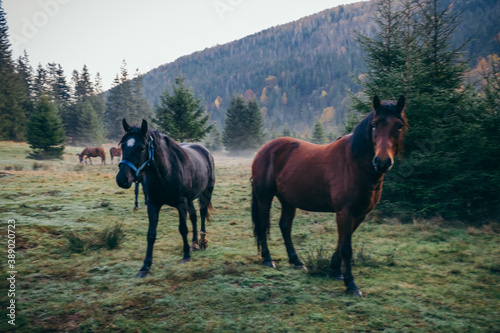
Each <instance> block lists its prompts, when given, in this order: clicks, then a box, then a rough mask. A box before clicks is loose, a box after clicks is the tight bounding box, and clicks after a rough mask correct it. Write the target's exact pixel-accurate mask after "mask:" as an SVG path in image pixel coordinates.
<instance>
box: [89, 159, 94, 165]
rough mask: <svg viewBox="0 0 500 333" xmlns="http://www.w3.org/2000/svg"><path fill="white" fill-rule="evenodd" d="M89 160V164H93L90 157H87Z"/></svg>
mask: <svg viewBox="0 0 500 333" xmlns="http://www.w3.org/2000/svg"><path fill="white" fill-rule="evenodd" d="M89 161H90V165H94V163H92V159H91V158H90V157H89Z"/></svg>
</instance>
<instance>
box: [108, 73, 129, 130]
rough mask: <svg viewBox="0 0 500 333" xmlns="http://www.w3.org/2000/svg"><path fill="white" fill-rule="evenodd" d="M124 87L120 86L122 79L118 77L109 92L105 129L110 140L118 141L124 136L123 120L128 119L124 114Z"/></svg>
mask: <svg viewBox="0 0 500 333" xmlns="http://www.w3.org/2000/svg"><path fill="white" fill-rule="evenodd" d="M121 90H122V86H121V84H120V77H119V76H118V75H116V77H115V79H114V80H113V86H112V87H111V89H110V90H109V91H108V96H107V98H106V112H105V117H104V120H105V127H106V132H107V136H108V138H110V139H113V140H115V139H118V138H120V137H121V136H122V135H123V128H122V125H121V121H122V119H124V118H125V119H127V115H126V114H124V112H123V111H124V109H123V106H122V99H121Z"/></svg>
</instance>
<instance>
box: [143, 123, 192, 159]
mask: <svg viewBox="0 0 500 333" xmlns="http://www.w3.org/2000/svg"><path fill="white" fill-rule="evenodd" d="M147 135H148V137H149V136H152V137H153V140H154V141H155V147H157V148H160V149H162V148H164V147H162V143H165V145H166V146H165V148H167V151H165V153H170V154H173V155H174V157H176V158H177V159H178V160H179V162H180V163H184V162H186V160H187V159H188V158H189V157H188V155H187V153H186V151H185V150H184V149H182V147H181V146H180V145H179V144H178V143H177V142H176V141H175V140H174V139H172V138H171V137H169V136H167V135H165V134H163V133H160V132H159V131H157V130H154V129H149V130H148V134H147ZM155 149H156V148H155Z"/></svg>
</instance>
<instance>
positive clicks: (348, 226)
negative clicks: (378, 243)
mask: <svg viewBox="0 0 500 333" xmlns="http://www.w3.org/2000/svg"><path fill="white" fill-rule="evenodd" d="M362 220H363V219H362V218H361V219H360V221H359V220H356V219H355V218H354V217H353V216H352V215H351V214H350V213H347V212H340V213H337V229H338V234H339V240H338V245H337V250H336V251H335V253H337V252H339V253H340V257H341V258H342V261H343V262H344V284H345V286H346V288H347V289H346V292H347V293H348V294H353V295H357V296H363V294H362V292H361V290H360V289H359V287H358V286H357V285H356V284H355V283H354V276H353V275H352V272H351V264H352V263H351V260H352V243H351V241H352V233H353V232H354V230H356V228H357V226H358V225H359V223H361V221H362ZM335 253H334V256H333V257H332V265H333V262H334V258H335ZM335 264H337V263H335ZM332 268H333V269H335V268H336V267H332Z"/></svg>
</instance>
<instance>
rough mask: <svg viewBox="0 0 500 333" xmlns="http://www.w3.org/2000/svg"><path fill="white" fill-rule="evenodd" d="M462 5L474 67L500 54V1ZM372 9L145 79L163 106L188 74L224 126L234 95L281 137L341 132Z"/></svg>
mask: <svg viewBox="0 0 500 333" xmlns="http://www.w3.org/2000/svg"><path fill="white" fill-rule="evenodd" d="M454 7H455V9H456V10H457V12H460V13H461V15H460V20H462V21H463V22H462V23H461V28H460V29H458V32H457V33H456V34H455V36H454V38H453V43H454V45H453V47H459V46H460V45H462V44H463V43H464V42H465V41H466V40H467V39H470V38H472V41H471V42H470V43H469V44H467V46H466V47H465V48H464V49H463V51H464V56H465V57H468V58H471V65H472V66H474V65H475V63H474V62H475V59H476V58H477V57H478V56H483V57H485V56H487V55H488V54H490V53H499V46H498V44H496V43H495V35H497V34H499V33H500V20H498V17H500V3H499V2H498V1H496V0H470V1H468V0H458V1H455V2H454ZM372 11H373V4H372V2H360V3H355V4H351V5H345V6H339V7H335V8H332V9H329V10H325V11H323V12H320V13H318V14H315V15H312V16H309V17H305V18H302V19H300V20H298V21H295V22H292V23H289V24H285V25H281V26H277V27H273V28H270V29H267V30H264V31H262V32H259V33H256V34H254V35H251V36H248V37H246V38H243V39H240V40H237V41H234V42H232V43H228V44H225V45H221V46H216V47H213V48H210V49H205V50H203V51H200V52H196V53H193V54H191V55H188V56H185V57H182V58H179V59H178V60H176V61H175V62H172V63H169V64H166V65H163V66H160V67H158V68H156V69H154V70H152V71H150V72H149V73H147V74H146V75H145V77H144V85H145V87H144V91H145V94H146V97H147V99H148V101H149V102H150V103H151V104H152V105H153V104H155V103H157V102H158V97H159V95H160V94H162V93H163V92H164V90H165V89H166V88H167V87H170V86H171V83H172V82H173V81H174V78H175V77H176V76H177V75H178V74H179V72H181V73H182V74H183V75H184V76H185V77H186V79H187V80H186V81H187V84H188V85H189V86H192V87H193V90H194V93H195V94H196V95H199V96H201V97H203V99H204V101H205V103H206V104H207V109H208V112H209V113H210V114H211V120H212V121H214V122H216V123H217V125H218V127H219V128H222V124H223V120H224V117H225V113H226V110H227V108H228V106H229V102H230V101H231V98H232V97H233V95H235V94H244V96H245V97H247V98H250V97H256V98H257V100H258V101H259V104H260V107H261V111H262V114H263V116H264V121H265V124H266V128H268V129H270V128H274V129H275V130H276V131H277V132H278V133H280V132H281V129H282V128H283V126H285V125H286V124H287V125H288V126H289V127H290V128H291V130H292V132H296V133H297V134H298V135H310V134H311V128H312V125H313V124H314V122H315V121H317V120H318V119H320V120H321V122H322V123H323V124H324V126H325V129H326V130H327V132H333V133H334V134H338V131H339V126H340V127H341V126H342V124H343V122H344V120H345V116H346V113H347V108H348V101H349V100H348V98H347V93H346V91H347V90H351V91H353V92H357V91H358V90H359V89H360V87H358V86H357V85H356V84H355V83H354V82H353V80H352V76H357V75H358V74H359V73H361V72H363V71H364V70H365V68H364V63H363V54H362V52H361V50H360V48H359V45H358V43H357V42H356V31H359V32H361V33H363V34H370V31H371V29H372V27H373V21H372V17H371V13H372ZM384 97H385V96H384Z"/></svg>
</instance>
